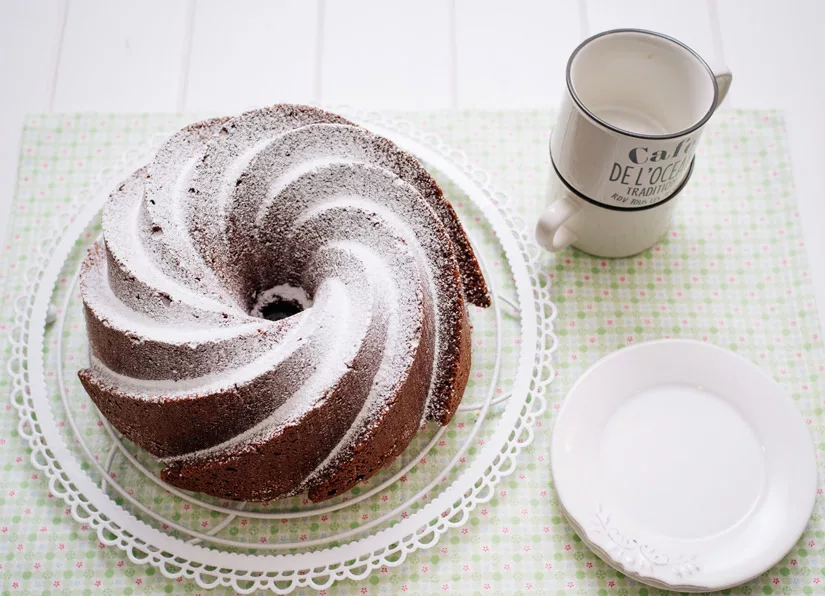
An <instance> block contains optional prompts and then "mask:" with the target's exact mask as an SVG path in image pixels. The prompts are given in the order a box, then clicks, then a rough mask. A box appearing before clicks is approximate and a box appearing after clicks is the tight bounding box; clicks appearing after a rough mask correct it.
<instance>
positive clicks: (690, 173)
mask: <svg viewBox="0 0 825 596" xmlns="http://www.w3.org/2000/svg"><path fill="white" fill-rule="evenodd" d="M550 165H551V166H553V170H554V171H555V172H556V176H558V177H559V180H560V181H561V183H562V184H563V185H564V187H565V188H566V189H567V190H568V191H570V192H571V193H573V194H574V195H575V196H577V197H578V198H580V199H582V200H583V201H587V202H588V203H590V204H591V205H595V206H596V207H602V208H604V209H609V210H610V211H629V212H631V213H632V212H636V211H646V210H648V209H654V208H656V207H659V206H660V205H664V204H665V203H668V202H670V201H671V200H673V199H675V198H676V197H677V196H678V195H679V193H681V192H682V191H683V190H684V189H685V186H687V183H688V182H689V181H690V179H691V177H692V176H693V166H695V165H696V156H695V155H694V156H693V157H692V158H691V160H690V167H688V171H687V174H685V177H684V179H683V180H682V181H681V182H680V183H679V186H678V187H677V188H676V190H674V191H673V192H672V193H671V194H669V195H668V196H666V197H665V198H664V199H662V200H661V201H659V202H657V203H651V204H650V205H640V206H639V207H619V206H617V205H609V204H607V203H602V202H601V201H597V200H596V199H591V198H590V197H588V196H587V195H585V194H582V193H581V192H579V191H578V190H576V189H575V188H573V187H572V186H571V185H570V183H569V182H568V181H567V180H565V178H564V176H562V175H561V172H559V169H558V167H556V160H554V159H553V154H552V153H550Z"/></svg>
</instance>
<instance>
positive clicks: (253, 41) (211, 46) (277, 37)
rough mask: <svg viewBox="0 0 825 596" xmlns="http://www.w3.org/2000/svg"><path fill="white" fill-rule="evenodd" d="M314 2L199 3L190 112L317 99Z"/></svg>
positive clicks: (188, 102)
mask: <svg viewBox="0 0 825 596" xmlns="http://www.w3.org/2000/svg"><path fill="white" fill-rule="evenodd" d="M317 34H318V5H317V2H316V1H312V2H302V1H299V0H279V1H277V2H270V1H268V0H243V1H240V2H233V3H232V4H231V5H227V4H226V3H225V2H223V1H221V0H200V1H199V2H198V5H197V8H196V10H195V20H194V27H193V35H192V50H191V57H190V70H189V80H188V84H187V86H186V88H187V93H186V97H185V100H184V108H185V109H186V110H187V111H220V112H226V113H233V112H239V111H242V110H245V109H249V108H254V107H259V106H264V105H269V104H273V103H278V102H296V103H307V102H312V101H313V100H315V99H316V97H315V70H316V68H317V64H316V45H317V43H316V41H317Z"/></svg>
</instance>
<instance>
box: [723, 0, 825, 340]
mask: <svg viewBox="0 0 825 596" xmlns="http://www.w3.org/2000/svg"><path fill="white" fill-rule="evenodd" d="M717 10H718V14H719V24H720V30H721V34H722V45H723V48H724V52H725V56H726V57H727V59H728V64H729V66H730V67H731V70H732V71H733V77H734V78H733V86H732V88H731V96H730V97H731V100H732V105H735V106H736V107H756V108H780V109H782V110H783V111H784V112H785V118H786V122H787V124H788V134H789V138H790V145H791V159H792V161H793V174H794V181H795V187H796V189H795V194H796V198H797V202H798V204H799V211H800V220H801V223H802V229H803V232H804V233H805V244H806V247H807V249H808V255H809V265H810V269H811V277H812V281H813V283H814V288H815V291H816V296H817V299H818V302H819V316H820V323H821V325H822V326H823V328H825V237H823V235H822V229H823V228H825V201H823V193H825V168H823V165H822V164H823V163H825V142H823V139H825V113H823V109H822V107H823V106H825V78H823V77H822V57H823V56H825V38H824V37H823V35H822V23H824V22H825V3H822V2H818V1H816V0H809V1H804V2H786V3H783V4H782V5H781V7H780V6H779V5H777V4H776V3H775V2H770V1H767V0H759V1H753V0H749V1H747V2H745V1H744V0H725V1H724V2H719V3H718V5H717Z"/></svg>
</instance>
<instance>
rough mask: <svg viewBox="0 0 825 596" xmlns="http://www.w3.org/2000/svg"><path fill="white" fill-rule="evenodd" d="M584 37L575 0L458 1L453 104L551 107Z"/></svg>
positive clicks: (556, 101) (500, 106)
mask: <svg viewBox="0 0 825 596" xmlns="http://www.w3.org/2000/svg"><path fill="white" fill-rule="evenodd" d="M584 37H585V31H583V30H582V27H581V22H580V18H579V9H578V5H577V4H576V3H574V2H565V3H554V4H551V3H548V2H535V1H531V0H513V1H511V2H497V1H495V0H481V1H479V0H457V2H456V72H457V81H456V89H457V105H458V107H461V108H466V107H485V108H492V107H496V108H518V107H555V106H556V105H557V104H558V102H559V101H560V99H561V94H562V91H563V89H564V86H565V83H564V76H565V75H564V71H565V65H566V63H567V58H568V56H569V55H570V53H571V52H572V51H573V49H575V47H576V45H578V44H579V42H580V41H581V40H582V39H583V38H584Z"/></svg>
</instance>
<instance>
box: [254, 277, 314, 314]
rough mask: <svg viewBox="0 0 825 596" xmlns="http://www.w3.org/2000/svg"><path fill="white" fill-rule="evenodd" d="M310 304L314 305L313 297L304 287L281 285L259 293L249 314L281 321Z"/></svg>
mask: <svg viewBox="0 0 825 596" xmlns="http://www.w3.org/2000/svg"><path fill="white" fill-rule="evenodd" d="M310 306H312V298H310V297H309V296H308V295H307V293H306V292H305V291H304V289H303V288H300V287H297V286H290V285H280V286H275V287H274V288H270V289H269V290H267V291H265V292H262V293H261V294H259V295H258V296H257V297H256V299H255V305H254V306H253V307H252V310H251V311H250V313H249V314H251V315H252V316H253V317H259V318H261V319H268V320H270V321H280V320H281V319H286V318H288V317H291V316H292V315H297V314H298V313H299V312H303V311H304V310H306V309H307V308H309V307H310Z"/></svg>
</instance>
